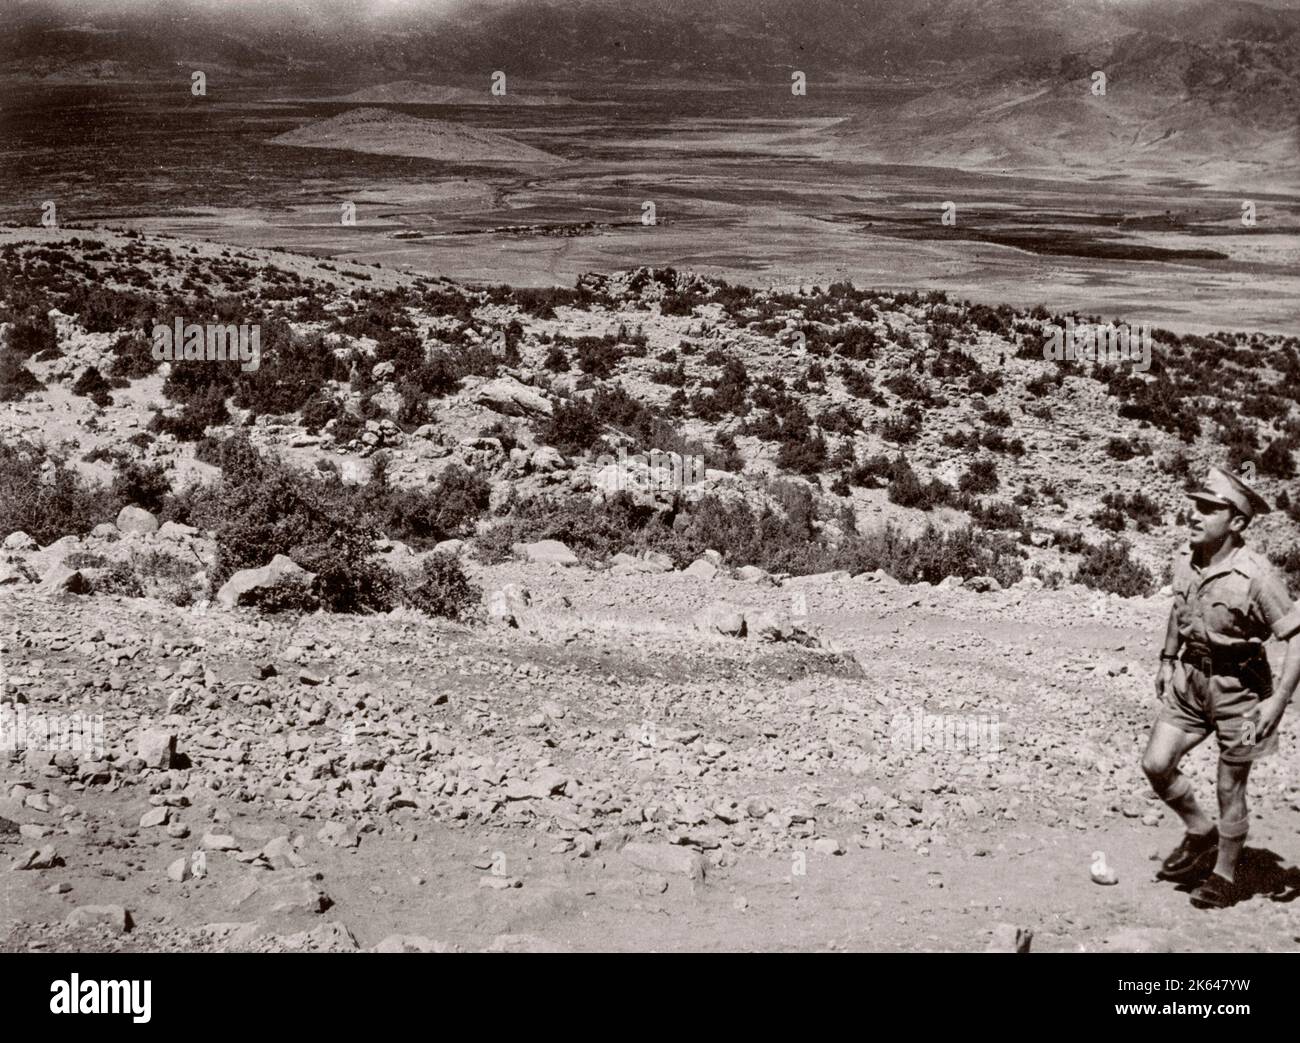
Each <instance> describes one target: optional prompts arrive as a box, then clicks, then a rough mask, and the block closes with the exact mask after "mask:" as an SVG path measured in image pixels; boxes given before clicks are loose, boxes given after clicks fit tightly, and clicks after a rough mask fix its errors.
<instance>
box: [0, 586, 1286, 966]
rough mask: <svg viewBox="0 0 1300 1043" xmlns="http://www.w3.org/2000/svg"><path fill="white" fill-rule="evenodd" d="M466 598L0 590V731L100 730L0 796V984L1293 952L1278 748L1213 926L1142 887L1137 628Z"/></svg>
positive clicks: (777, 605)
mask: <svg viewBox="0 0 1300 1043" xmlns="http://www.w3.org/2000/svg"><path fill="white" fill-rule="evenodd" d="M468 567H469V568H470V569H471V570H472V571H473V572H474V575H475V578H476V579H477V581H478V582H479V583H480V584H481V585H482V586H483V587H484V589H485V591H487V592H488V597H489V599H491V598H492V596H493V594H494V593H495V592H498V591H504V592H505V593H504V594H496V601H497V602H498V603H507V604H508V605H510V606H511V608H512V610H511V611H510V612H506V613H504V615H506V616H507V617H509V618H510V619H512V620H513V624H514V625H509V624H508V623H506V622H502V621H501V620H498V621H496V622H495V623H492V624H488V625H480V626H474V627H469V626H460V625H455V624H450V623H444V622H438V621H432V620H429V619H426V618H423V617H418V616H416V615H414V614H408V613H406V612H404V611H398V612H396V613H393V614H391V615H384V616H372V617H345V616H329V615H325V614H315V615H309V616H305V617H300V618H293V617H280V616H269V617H268V616H258V615H255V614H253V613H250V612H247V611H246V610H242V609H235V610H227V609H224V608H221V607H220V606H218V605H213V606H206V605H202V604H200V605H199V606H195V607H189V608H181V607H176V606H173V605H169V604H165V603H164V602H162V601H158V600H152V599H127V598H117V597H105V596H93V597H82V596H78V595H75V594H71V593H66V592H64V593H57V592H52V591H50V590H48V589H44V588H42V587H40V586H36V585H29V584H13V585H10V586H7V587H6V588H5V590H4V598H5V600H4V603H3V616H4V664H5V667H6V681H7V684H6V698H7V699H10V700H14V702H11V703H10V704H9V705H8V706H7V707H6V709H7V710H8V711H9V712H10V713H11V714H13V715H15V716H14V717H13V718H11V720H13V719H16V714H17V713H18V712H19V711H21V712H22V713H24V714H26V715H27V721H28V723H29V728H30V727H31V722H32V721H33V719H34V718H36V717H38V716H40V715H45V716H46V717H47V719H51V720H57V719H63V720H67V719H68V718H69V717H70V715H73V714H76V713H82V714H86V715H102V716H103V720H104V749H103V750H102V756H96V754H97V753H99V752H100V751H87V752H84V753H81V754H79V753H76V752H71V751H68V752H63V753H59V754H50V753H48V752H45V753H42V752H36V751H32V752H26V753H25V752H23V751H18V752H14V753H11V754H8V755H7V756H6V758H5V759H4V760H3V761H0V770H2V771H3V775H4V780H3V786H2V787H0V846H2V849H3V850H2V851H0V862H2V863H3V864H4V868H3V872H2V873H0V879H2V880H3V889H2V892H0V893H2V895H3V899H2V900H3V914H2V916H0V919H2V920H3V926H0V932H2V933H0V947H3V948H5V949H41V950H58V951H70V950H78V949H84V950H122V951H126V950H140V949H148V950H158V949H163V950H176V951H180V950H196V949H202V950H274V951H285V950H295V949H329V950H349V951H350V950H355V949H375V948H378V949H381V950H384V949H405V950H407V951H411V950H426V949H431V950H436V951H462V950H463V951H472V950H482V949H491V950H518V949H527V950H539V949H544V950H561V949H577V950H590V949H598V950H643V949H665V950H667V949H672V950H697V949H715V950H722V949H725V950H734V949H756V950H795V949H798V950H807V949H870V950H983V949H985V948H988V947H993V948H999V947H1001V948H1007V947H1014V945H1015V935H1016V930H1017V929H1029V930H1031V931H1032V932H1033V942H1032V946H1033V949H1034V950H1036V951H1077V950H1081V949H1082V950H1089V951H1097V950H1105V949H1123V950H1129V949H1140V950H1145V951H1151V950H1155V951H1166V950H1178V951H1182V950H1195V951H1202V950H1279V949H1292V948H1294V946H1295V942H1296V940H1297V934H1298V931H1297V927H1298V926H1300V925H1297V923H1296V916H1295V913H1294V911H1293V908H1292V906H1291V904H1290V902H1291V899H1293V898H1294V897H1295V896H1296V895H1297V894H1300V871H1297V869H1296V868H1295V866H1294V864H1293V859H1294V857H1295V854H1296V845H1295V841H1294V835H1295V829H1296V827H1297V826H1298V825H1300V790H1297V788H1296V782H1295V778H1294V773H1293V772H1292V771H1291V769H1290V764H1291V763H1292V762H1293V759H1294V756H1295V752H1296V750H1295V737H1294V734H1292V735H1287V736H1284V739H1283V743H1282V748H1281V751H1280V753H1279V754H1278V755H1277V756H1274V757H1272V758H1270V759H1267V760H1265V761H1263V762H1262V763H1261V764H1260V765H1259V766H1258V767H1257V769H1256V772H1255V775H1254V776H1253V778H1252V791H1253V796H1252V808H1253V815H1254V818H1253V829H1252V833H1251V839H1250V842H1249V844H1250V846H1249V850H1248V854H1247V860H1246V866H1245V873H1246V876H1245V879H1246V880H1247V882H1248V883H1249V885H1250V888H1251V891H1252V896H1251V897H1250V899H1249V900H1248V901H1246V902H1245V903H1243V904H1242V905H1240V906H1238V907H1236V908H1234V909H1231V910H1228V911H1226V912H1219V913H1204V912H1199V911H1197V910H1195V909H1193V908H1192V907H1191V905H1190V904H1189V902H1188V899H1187V896H1186V894H1185V893H1182V892H1180V891H1178V890H1176V889H1174V888H1173V887H1171V886H1169V885H1166V884H1160V883H1157V882H1155V881H1154V879H1153V874H1154V870H1155V861H1154V860H1155V859H1156V857H1157V853H1161V854H1163V853H1165V852H1167V851H1168V850H1169V849H1170V848H1171V847H1172V846H1173V845H1174V844H1175V843H1176V842H1177V838H1178V835H1179V829H1178V825H1177V822H1176V820H1174V819H1173V818H1172V817H1171V816H1170V815H1169V814H1167V813H1165V812H1164V811H1163V810H1162V808H1161V806H1160V805H1159V803H1158V802H1157V801H1156V800H1155V799H1154V797H1153V796H1152V795H1151V794H1150V792H1149V789H1148V786H1147V784H1146V782H1145V780H1144V778H1143V777H1142V774H1141V772H1140V770H1139V768H1138V763H1139V758H1140V754H1141V750H1142V747H1143V743H1144V740H1145V733H1146V729H1147V727H1148V725H1149V722H1150V719H1151V717H1152V714H1153V712H1154V696H1153V694H1152V691H1151V680H1150V675H1151V665H1152V663H1153V661H1154V658H1155V650H1156V644H1155V642H1156V641H1157V640H1158V634H1159V633H1160V630H1161V624H1162V621H1163V618H1164V613H1165V612H1166V611H1167V603H1166V602H1165V600H1164V599H1162V598H1160V597H1153V598H1150V599H1131V600H1124V599H1118V598H1114V597H1111V598H1106V599H1100V600H1099V599H1098V598H1097V596H1096V595H1095V594H1094V593H1092V592H1085V591H1082V590H1080V589H1079V588H1068V589H1065V590H1060V591H1050V590H1037V589H1031V588H1026V589H1011V590H1004V591H987V592H976V591H972V590H967V589H961V588H953V589H947V590H939V589H937V588H932V587H929V586H927V585H924V584H921V585H916V586H899V585H897V584H894V583H892V582H891V581H889V580H888V579H887V578H884V579H882V578H879V577H870V576H861V577H856V578H851V579H850V578H846V577H844V576H843V575H839V576H836V575H832V576H823V577H811V578H803V579H800V580H797V581H787V582H786V583H784V584H778V583H776V582H773V581H772V580H771V579H761V580H758V581H752V582H745V581H741V580H737V579H732V578H728V577H727V576H726V575H725V574H719V575H718V576H716V577H714V578H712V579H707V578H704V577H701V576H699V575H687V574H684V573H663V574H649V573H642V572H638V571H636V570H634V569H630V568H625V569H623V570H618V569H608V570H604V571H591V570H588V569H585V568H582V567H566V566H561V565H556V564H540V563H539V564H530V563H524V562H516V563H512V564H507V565H502V566H494V567H491V568H488V567H483V566H478V565H474V564H472V563H471V564H470V565H469V566H468ZM525 591H527V592H530V595H529V594H525ZM525 602H530V603H529V604H527V605H525ZM726 606H732V607H733V608H734V609H735V612H736V614H737V615H740V616H741V617H743V618H744V619H745V620H746V621H747V622H750V623H751V624H752V622H753V621H755V620H772V619H775V620H778V621H783V622H784V623H789V622H790V619H791V617H792V616H793V617H794V623H795V625H794V626H786V627H785V629H784V631H782V630H781V627H780V626H778V627H776V628H775V629H769V630H767V631H766V632H765V631H764V630H763V628H762V627H755V626H753V625H751V626H749V627H748V628H747V631H746V633H747V634H748V636H745V637H734V636H725V635H723V634H721V633H719V632H718V627H717V625H716V624H717V622H718V621H719V620H724V621H725V618H726V611H725V607H726ZM773 636H777V637H779V636H785V637H791V638H799V637H801V638H802V639H803V642H804V643H800V642H799V641H796V640H768V639H765V637H766V638H771V637H773ZM914 712H924V713H928V714H932V715H947V716H948V718H949V719H950V720H952V721H953V722H960V724H959V725H958V727H960V728H964V727H965V725H966V723H967V722H975V724H978V725H982V726H983V727H980V728H976V727H975V724H973V725H972V727H971V729H970V730H969V731H968V732H966V735H967V736H968V737H971V738H970V741H963V740H962V738H961V736H962V732H961V731H960V730H954V728H953V727H952V726H950V727H949V729H948V732H947V737H946V738H944V736H943V734H942V733H941V732H940V731H935V730H931V729H930V727H929V726H928V725H927V724H925V723H924V722H923V721H921V720H919V719H918V721H917V724H916V725H915V726H914V725H913V724H912V720H913V714H914ZM1291 723H1292V724H1294V722H1291ZM994 725H995V726H996V727H993V726H994ZM1290 730H1291V731H1292V732H1294V730H1295V729H1294V727H1292V728H1291V729H1290ZM1189 762H1190V763H1189V772H1190V774H1191V776H1192V778H1193V779H1194V781H1195V783H1196V785H1197V786H1198V789H1199V792H1200V793H1201V794H1202V795H1203V798H1204V799H1206V800H1211V801H1212V800H1213V782H1212V778H1213V776H1212V771H1213V765H1214V755H1213V751H1212V750H1211V749H1210V748H1209V747H1207V746H1203V747H1202V748H1200V749H1198V750H1196V751H1195V752H1194V753H1193V754H1192V755H1191V757H1190V758H1189ZM1098 852H1100V853H1101V854H1102V856H1103V858H1104V860H1105V861H1106V862H1107V863H1108V864H1109V865H1110V866H1111V867H1112V868H1113V869H1114V871H1115V872H1116V873H1117V875H1118V884H1116V885H1115V886H1101V885H1098V884H1096V883H1094V882H1093V880H1092V873H1091V867H1092V866H1093V865H1094V863H1095V862H1096V861H1097V857H1098V856H1097V853H1098ZM196 870H197V871H198V875H195V871H196Z"/></svg>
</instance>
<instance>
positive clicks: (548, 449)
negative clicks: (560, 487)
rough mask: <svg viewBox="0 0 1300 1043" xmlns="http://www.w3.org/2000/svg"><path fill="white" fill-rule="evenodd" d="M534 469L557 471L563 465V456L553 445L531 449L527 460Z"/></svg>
mask: <svg viewBox="0 0 1300 1043" xmlns="http://www.w3.org/2000/svg"><path fill="white" fill-rule="evenodd" d="M529 463H531V464H532V468H533V470H534V471H559V470H562V469H563V468H564V466H565V463H564V457H563V456H561V455H560V451H559V450H558V449H556V448H555V447H554V446H550V445H543V446H539V447H538V448H536V449H534V450H533V455H532V458H531V459H530V460H529Z"/></svg>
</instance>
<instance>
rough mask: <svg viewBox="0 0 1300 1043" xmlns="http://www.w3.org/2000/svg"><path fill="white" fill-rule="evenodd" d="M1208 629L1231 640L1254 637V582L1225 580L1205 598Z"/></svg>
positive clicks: (1209, 591)
mask: <svg viewBox="0 0 1300 1043" xmlns="http://www.w3.org/2000/svg"><path fill="white" fill-rule="evenodd" d="M1201 598H1202V604H1203V609H1202V612H1201V615H1202V618H1203V619H1204V620H1205V628H1206V630H1208V631H1210V632H1211V633H1214V634H1220V635H1222V636H1224V637H1229V638H1236V639H1240V638H1245V637H1249V636H1251V631H1252V629H1253V628H1252V625H1251V621H1250V580H1249V579H1247V578H1246V577H1245V576H1239V575H1235V574H1234V575H1231V576H1224V577H1222V578H1221V579H1219V580H1217V581H1215V582H1214V583H1212V584H1211V585H1210V587H1209V589H1208V590H1206V591H1205V592H1204V593H1203V594H1202V595H1201Z"/></svg>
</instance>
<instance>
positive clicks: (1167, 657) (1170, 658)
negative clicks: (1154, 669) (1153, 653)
mask: <svg viewBox="0 0 1300 1043" xmlns="http://www.w3.org/2000/svg"><path fill="white" fill-rule="evenodd" d="M1160 661H1161V662H1162V663H1176V662H1178V653H1177V652H1174V653H1172V654H1171V653H1169V652H1161V653H1160Z"/></svg>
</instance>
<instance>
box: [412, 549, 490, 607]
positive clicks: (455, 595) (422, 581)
mask: <svg viewBox="0 0 1300 1043" xmlns="http://www.w3.org/2000/svg"><path fill="white" fill-rule="evenodd" d="M482 596H483V591H482V589H481V588H479V587H477V586H475V585H474V584H473V583H471V582H470V581H469V577H467V576H466V575H465V570H464V569H462V568H461V565H460V562H459V561H458V560H457V559H456V558H455V556H453V555H450V554H430V555H429V556H428V557H426V558H425V559H424V560H423V561H422V562H420V576H419V579H418V580H414V581H410V580H408V581H407V583H406V584H405V585H404V587H403V589H402V600H403V601H404V602H405V604H407V605H409V606H410V607H411V608H414V609H416V610H418V611H420V612H423V613H425V614H426V615H430V616H441V617H442V618H444V619H452V620H462V619H466V618H468V617H469V616H470V615H472V613H473V612H474V610H475V608H476V607H477V606H478V604H479V601H480V599H481V598H482Z"/></svg>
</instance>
